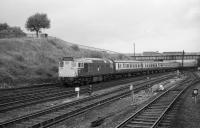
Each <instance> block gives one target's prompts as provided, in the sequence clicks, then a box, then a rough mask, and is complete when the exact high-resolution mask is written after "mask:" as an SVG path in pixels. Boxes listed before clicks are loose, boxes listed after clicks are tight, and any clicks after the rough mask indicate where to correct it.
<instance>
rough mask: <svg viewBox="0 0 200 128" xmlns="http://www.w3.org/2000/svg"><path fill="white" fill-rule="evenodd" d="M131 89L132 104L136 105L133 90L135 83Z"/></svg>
mask: <svg viewBox="0 0 200 128" xmlns="http://www.w3.org/2000/svg"><path fill="white" fill-rule="evenodd" d="M130 91H131V98H132V103H131V105H134V91H133V85H132V84H131V85H130Z"/></svg>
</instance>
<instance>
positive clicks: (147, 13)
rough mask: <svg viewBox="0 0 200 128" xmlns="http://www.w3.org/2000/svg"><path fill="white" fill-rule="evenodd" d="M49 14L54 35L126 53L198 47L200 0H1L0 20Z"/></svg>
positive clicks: (19, 22)
mask: <svg viewBox="0 0 200 128" xmlns="http://www.w3.org/2000/svg"><path fill="white" fill-rule="evenodd" d="M37 12H39V13H46V14H47V16H48V18H49V19H50V20H51V28H50V29H48V30H45V31H44V32H47V33H48V34H49V35H51V36H55V37H58V38H61V39H63V40H65V41H69V42H73V43H77V44H81V45H87V46H93V47H97V48H103V49H108V50H113V51H116V52H122V53H131V52H133V51H134V50H133V43H135V46H136V52H143V51H159V52H165V51H182V50H185V51H186V52H199V51H200V0H0V23H4V22H6V23H8V24H9V25H11V26H20V27H21V28H22V29H23V30H24V31H26V29H25V27H24V26H25V22H26V20H27V18H28V17H29V16H31V15H33V14H35V13H37ZM26 32H27V31H26Z"/></svg>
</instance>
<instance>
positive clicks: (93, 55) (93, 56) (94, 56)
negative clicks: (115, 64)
mask: <svg viewBox="0 0 200 128" xmlns="http://www.w3.org/2000/svg"><path fill="white" fill-rule="evenodd" d="M90 57H91V58H102V54H101V53H100V52H91V54H90Z"/></svg>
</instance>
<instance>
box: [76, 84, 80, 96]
mask: <svg viewBox="0 0 200 128" xmlns="http://www.w3.org/2000/svg"><path fill="white" fill-rule="evenodd" d="M75 92H77V98H79V97H80V94H79V92H80V87H75Z"/></svg>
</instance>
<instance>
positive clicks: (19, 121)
mask: <svg viewBox="0 0 200 128" xmlns="http://www.w3.org/2000/svg"><path fill="white" fill-rule="evenodd" d="M167 78H168V77H167ZM167 78H166V77H164V78H163V77H161V78H160V79H152V80H149V81H146V82H143V83H140V84H138V85H137V86H134V89H135V92H138V91H140V90H143V89H145V88H148V87H149V86H148V85H147V83H148V84H155V83H158V82H160V81H163V80H165V79H167ZM150 81H151V82H150ZM128 95H130V91H129V90H128V87H123V88H118V89H116V90H115V91H112V92H108V93H105V94H103V95H93V96H91V97H87V98H84V99H80V100H77V101H73V102H69V103H65V104H61V105H58V106H54V107H50V108H48V109H45V110H42V111H38V112H35V113H31V114H28V115H24V116H21V117H18V118H15V119H12V120H8V121H5V122H2V123H0V126H1V127H19V128H23V127H48V126H51V125H53V124H55V123H57V122H60V121H62V120H65V119H67V118H70V117H73V116H75V115H78V114H81V113H84V112H86V111H88V110H90V109H92V108H94V107H97V106H99V105H102V104H105V103H108V102H112V101H114V100H118V99H119V98H122V97H126V96H128ZM86 102H89V103H86ZM81 103H84V105H83V106H81V107H80V104H81ZM77 105H78V107H77Z"/></svg>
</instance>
